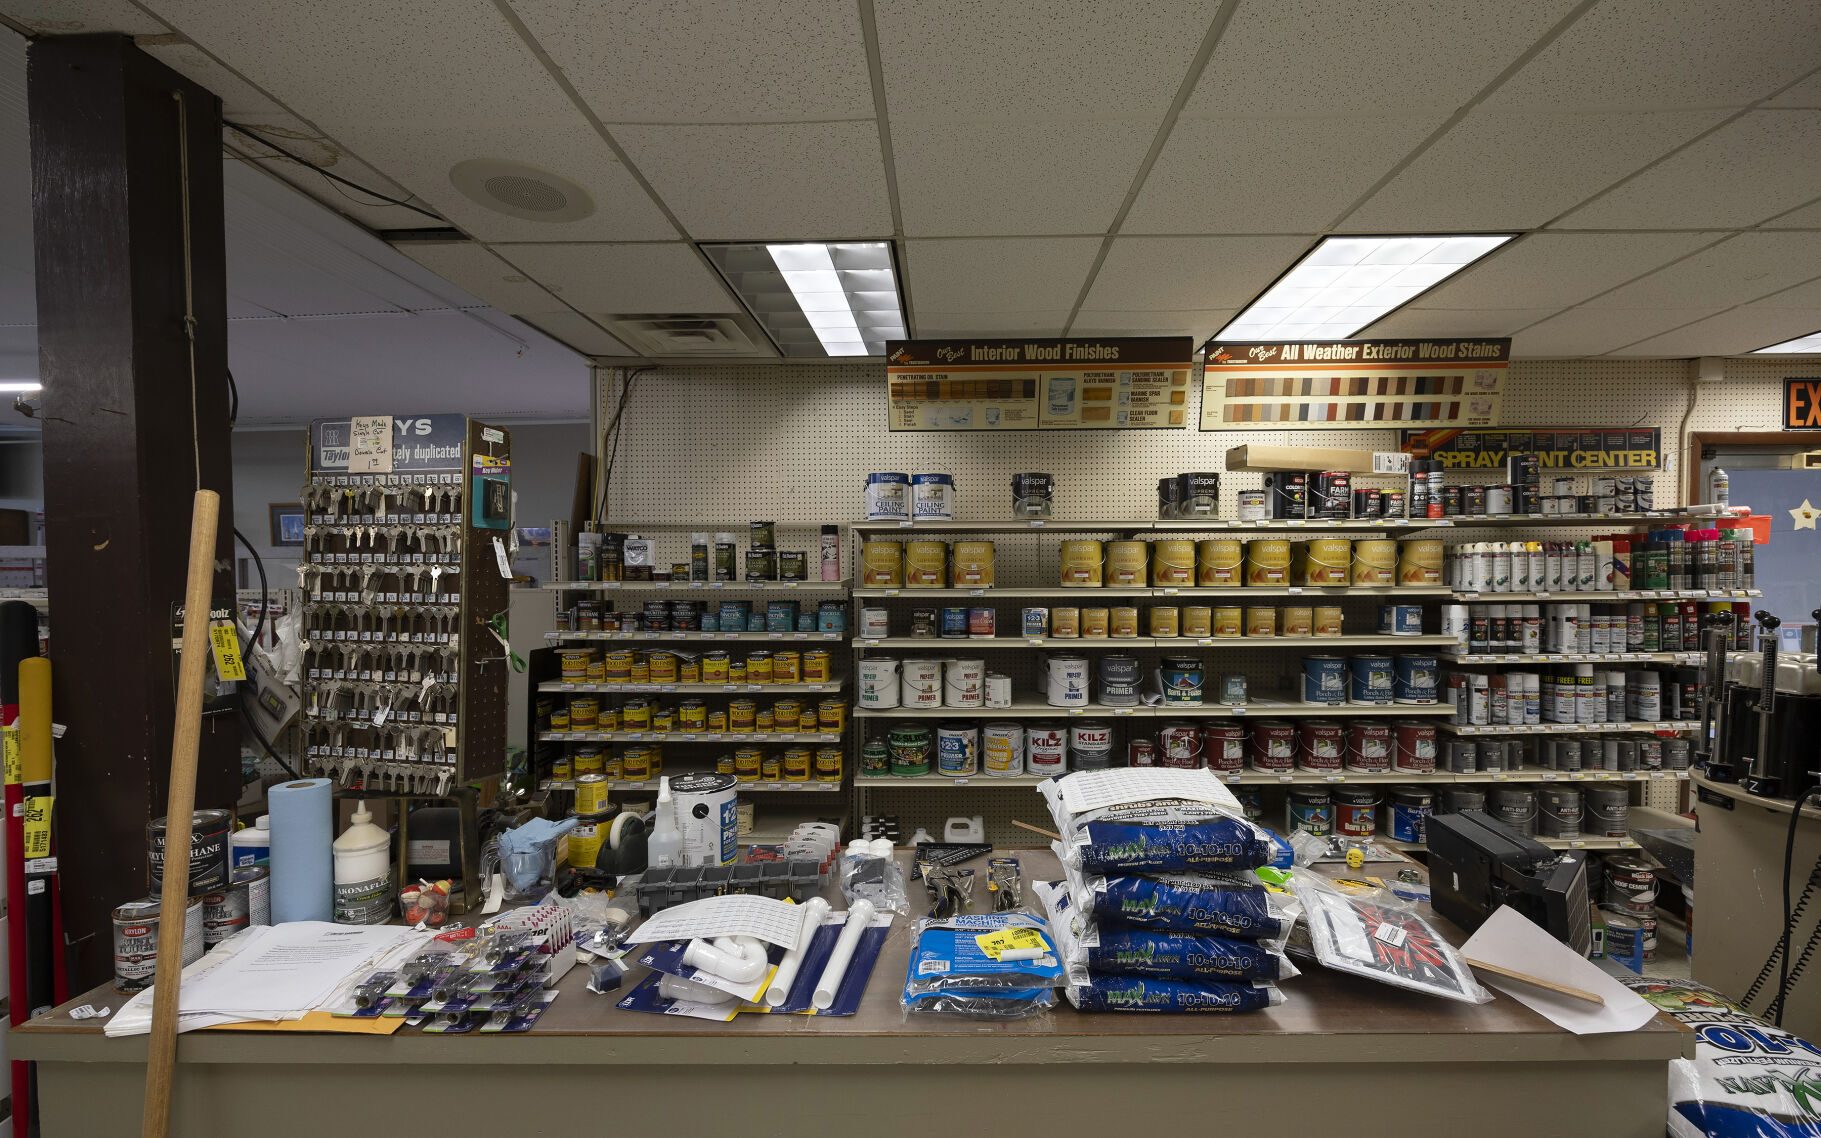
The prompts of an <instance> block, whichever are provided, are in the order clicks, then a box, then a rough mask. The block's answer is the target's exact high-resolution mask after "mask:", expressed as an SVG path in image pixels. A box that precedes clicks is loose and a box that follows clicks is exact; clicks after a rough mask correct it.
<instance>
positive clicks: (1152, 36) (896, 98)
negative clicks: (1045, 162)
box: [874, 0, 1220, 159]
mask: <svg viewBox="0 0 1821 1138" xmlns="http://www.w3.org/2000/svg"><path fill="white" fill-rule="evenodd" d="M1219 9H1220V4H1219V3H1218V0H1148V2H1147V3H1144V4H1083V3H1080V2H1079V0H1026V2H1024V3H1018V4H982V3H979V2H978V0H876V2H875V4H874V11H875V15H876V18H877V21H878V28H879V54H880V57H881V61H882V64H883V67H884V71H885V99H886V105H887V106H888V107H889V108H890V110H891V119H892V129H893V131H894V137H895V132H896V130H897V124H898V123H899V122H901V121H908V120H911V119H972V118H977V117H979V115H980V114H981V112H982V109H983V108H988V109H990V113H991V114H992V115H994V116H995V117H998V118H1006V119H1083V118H1102V117H1127V118H1140V119H1144V118H1149V119H1151V120H1152V121H1153V123H1161V122H1162V119H1163V115H1164V113H1165V112H1166V111H1167V110H1168V109H1169V106H1170V101H1171V100H1172V99H1173V98H1175V96H1176V91H1177V88H1178V87H1180V86H1181V85H1182V79H1183V75H1184V73H1185V72H1186V71H1187V69H1188V66H1189V63H1190V61H1191V60H1192V59H1193V58H1194V56H1195V50H1196V48H1197V47H1198V46H1199V45H1200V43H1201V39H1202V37H1203V36H1205V35H1206V34H1207V31H1208V26H1209V24H1210V23H1211V22H1212V21H1213V19H1214V14H1215V13H1216V12H1217V11H1219ZM1058 157H1059V159H1060V158H1062V156H1058Z"/></svg>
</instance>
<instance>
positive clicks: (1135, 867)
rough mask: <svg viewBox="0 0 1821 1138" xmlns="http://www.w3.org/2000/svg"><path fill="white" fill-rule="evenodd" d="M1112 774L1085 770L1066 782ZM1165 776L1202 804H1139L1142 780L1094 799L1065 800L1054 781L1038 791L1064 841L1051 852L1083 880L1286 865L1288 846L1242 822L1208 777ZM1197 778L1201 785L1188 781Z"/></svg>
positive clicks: (1160, 799)
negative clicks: (1087, 876) (1096, 876)
mask: <svg viewBox="0 0 1821 1138" xmlns="http://www.w3.org/2000/svg"><path fill="white" fill-rule="evenodd" d="M1132 770H1140V768H1132ZM1112 773H1115V772H1110V771H1085V772H1077V774H1074V775H1067V776H1064V777H1065V778H1077V777H1079V776H1080V775H1081V774H1091V775H1104V774H1112ZM1124 773H1131V771H1127V772H1124ZM1168 773H1169V774H1172V775H1181V776H1184V778H1183V780H1182V787H1183V788H1184V789H1186V790H1188V791H1189V792H1190V793H1193V794H1198V795H1201V797H1176V796H1170V795H1158V796H1155V797H1143V796H1142V795H1143V794H1144V789H1143V788H1144V786H1145V783H1146V781H1148V780H1143V781H1138V782H1135V783H1133V784H1132V786H1131V788H1130V789H1127V790H1125V791H1123V792H1117V791H1116V792H1109V793H1104V794H1096V795H1093V796H1087V795H1081V794H1076V795H1073V796H1071V795H1070V793H1069V791H1068V788H1067V787H1065V786H1063V785H1062V780H1057V779H1052V780H1050V781H1048V782H1045V783H1043V784H1042V785H1041V786H1039V787H1038V789H1039V790H1040V791H1041V792H1042V794H1043V796H1044V799H1045V801H1046V802H1048V804H1049V808H1050V817H1051V818H1053V819H1055V822H1056V830H1057V832H1058V833H1059V834H1061V835H1062V838H1061V841H1059V842H1058V843H1057V844H1056V846H1055V849H1056V853H1057V856H1058V857H1060V858H1061V859H1062V863H1063V864H1064V865H1066V866H1070V867H1073V868H1077V869H1080V870H1082V871H1083V872H1085V873H1089V874H1096V873H1109V874H1110V873H1144V874H1150V873H1197V872H1204V871H1227V870H1244V869H1257V868H1258V867H1259V866H1263V865H1272V864H1274V863H1278V862H1282V863H1283V864H1285V865H1288V864H1289V863H1290V848H1289V846H1288V845H1287V844H1286V843H1285V842H1284V841H1283V840H1282V839H1280V838H1278V837H1277V835H1275V834H1273V833H1272V832H1271V831H1269V830H1267V829H1265V828H1264V827H1263V826H1260V825H1258V824H1257V823H1256V822H1251V821H1248V820H1247V819H1246V816H1245V810H1244V808H1243V807H1241V806H1240V805H1239V800H1238V799H1236V798H1234V797H1233V794H1232V791H1230V790H1228V789H1227V788H1226V786H1225V785H1224V784H1222V783H1221V782H1220V781H1219V780H1218V779H1215V778H1213V776H1212V775H1209V774H1208V772H1206V771H1171V772H1168ZM1195 775H1207V778H1206V779H1202V778H1194V777H1190V776H1195ZM1158 785H1160V786H1167V785H1170V783H1167V782H1164V783H1159V784H1158ZM1084 802H1085V803H1088V805H1086V806H1085V808H1084V807H1083V803H1084Z"/></svg>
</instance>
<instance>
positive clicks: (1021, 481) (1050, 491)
mask: <svg viewBox="0 0 1821 1138" xmlns="http://www.w3.org/2000/svg"><path fill="white" fill-rule="evenodd" d="M1055 493H1056V479H1055V478H1053V477H1051V476H1050V475H1048V474H1014V475H1012V515H1013V516H1014V517H1020V518H1047V517H1049V516H1050V500H1051V499H1052V498H1053V497H1054V496H1055Z"/></svg>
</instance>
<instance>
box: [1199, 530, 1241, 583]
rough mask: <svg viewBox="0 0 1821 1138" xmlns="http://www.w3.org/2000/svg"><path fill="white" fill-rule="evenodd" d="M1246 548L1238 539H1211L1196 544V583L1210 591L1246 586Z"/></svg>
mask: <svg viewBox="0 0 1821 1138" xmlns="http://www.w3.org/2000/svg"><path fill="white" fill-rule="evenodd" d="M1244 548H1245V547H1244V545H1243V544H1242V543H1241V542H1240V540H1239V539H1238V538H1236V537H1211V538H1206V539H1204V540H1202V541H1198V542H1196V543H1195V583H1196V584H1197V585H1200V586H1202V587H1203V588H1210V589H1224V588H1232V587H1235V586H1239V585H1243V584H1245V583H1246V580H1245V577H1246V573H1245V554H1244V553H1243V552H1242V550H1243V549H1244Z"/></svg>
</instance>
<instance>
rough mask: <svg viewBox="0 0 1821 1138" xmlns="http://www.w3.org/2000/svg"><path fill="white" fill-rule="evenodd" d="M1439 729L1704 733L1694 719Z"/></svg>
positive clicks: (1459, 732)
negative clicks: (1700, 731) (1697, 731)
mask: <svg viewBox="0 0 1821 1138" xmlns="http://www.w3.org/2000/svg"><path fill="white" fill-rule="evenodd" d="M1438 726H1439V727H1440V728H1441V729H1442V730H1443V731H1445V732H1447V733H1448V734H1450V735H1616V734H1622V733H1624V732H1627V731H1673V732H1675V733H1677V734H1681V733H1682V732H1684V731H1696V730H1699V729H1700V726H1701V725H1700V723H1698V722H1697V721H1695V720H1692V719H1658V720H1650V721H1648V722H1645V721H1640V722H1636V723H1631V722H1624V723H1521V724H1518V723H1489V724H1461V723H1442V724H1438Z"/></svg>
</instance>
